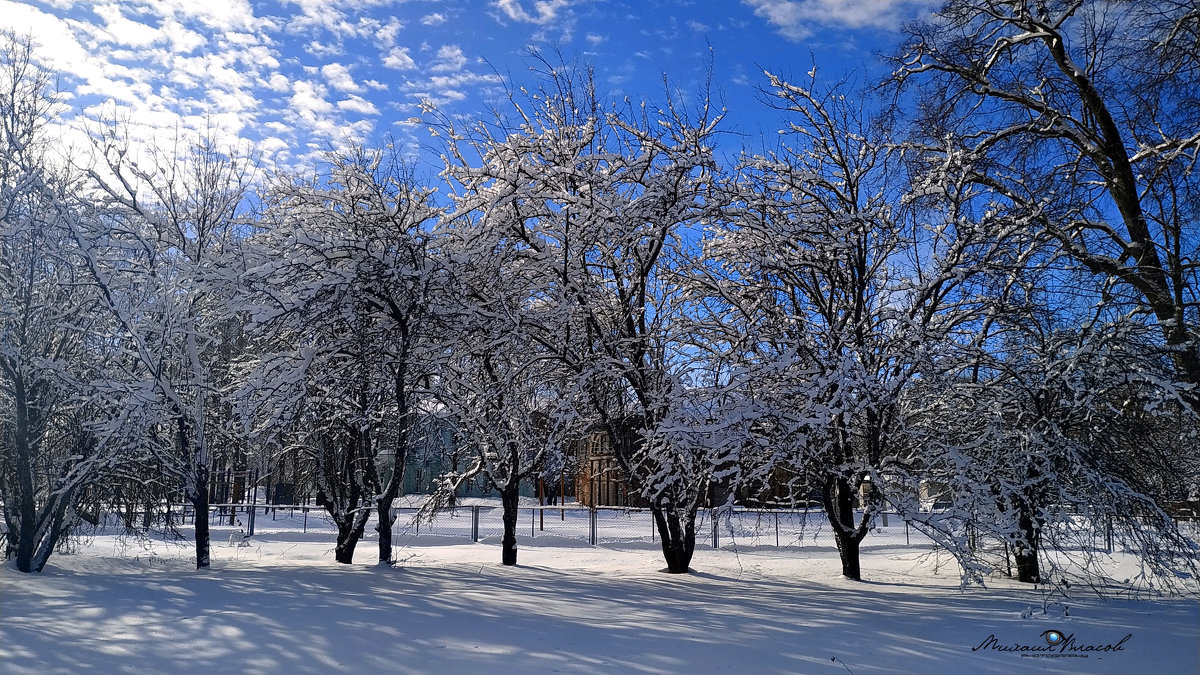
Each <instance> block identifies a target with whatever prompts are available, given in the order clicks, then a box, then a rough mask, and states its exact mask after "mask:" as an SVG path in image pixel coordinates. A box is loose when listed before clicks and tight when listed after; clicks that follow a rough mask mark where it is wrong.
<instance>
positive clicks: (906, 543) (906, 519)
mask: <svg viewBox="0 0 1200 675" xmlns="http://www.w3.org/2000/svg"><path fill="white" fill-rule="evenodd" d="M904 545H905V546H912V542H911V541H909V540H908V518H905V519H904Z"/></svg>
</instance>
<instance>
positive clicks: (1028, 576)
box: [1013, 507, 1042, 584]
mask: <svg viewBox="0 0 1200 675" xmlns="http://www.w3.org/2000/svg"><path fill="white" fill-rule="evenodd" d="M1017 527H1018V528H1019V529H1020V531H1021V536H1022V538H1023V541H1018V542H1016V543H1015V544H1014V545H1013V557H1014V558H1016V562H1017V581H1020V582H1022V583H1027V584H1036V583H1038V582H1040V581H1041V578H1042V574H1041V570H1040V569H1039V568H1038V540H1039V533H1038V528H1037V520H1036V519H1035V518H1034V517H1033V515H1032V514H1031V513H1030V510H1029V509H1028V508H1025V507H1022V508H1021V513H1020V516H1019V517H1018V520H1017Z"/></svg>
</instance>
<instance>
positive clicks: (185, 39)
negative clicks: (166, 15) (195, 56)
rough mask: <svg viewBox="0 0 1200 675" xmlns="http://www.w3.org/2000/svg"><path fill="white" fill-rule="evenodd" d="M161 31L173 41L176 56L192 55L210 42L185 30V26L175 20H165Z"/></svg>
mask: <svg viewBox="0 0 1200 675" xmlns="http://www.w3.org/2000/svg"><path fill="white" fill-rule="evenodd" d="M161 31H162V33H163V35H165V36H166V38H167V39H168V40H170V41H171V49H172V51H174V52H175V53H176V54H190V53H192V52H194V51H196V50H197V49H199V48H200V47H202V46H204V44H205V43H207V42H208V38H206V37H204V36H203V35H201V34H199V33H197V32H196V31H194V30H190V29H188V28H184V26H183V24H181V23H179V22H178V21H176V20H174V19H166V20H164V21H163V22H162V26H161Z"/></svg>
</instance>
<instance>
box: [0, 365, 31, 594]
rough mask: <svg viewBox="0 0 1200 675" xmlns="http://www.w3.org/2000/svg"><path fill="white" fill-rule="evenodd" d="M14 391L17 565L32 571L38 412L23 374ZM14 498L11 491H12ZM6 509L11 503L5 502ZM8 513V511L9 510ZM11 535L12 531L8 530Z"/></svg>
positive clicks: (24, 569)
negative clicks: (34, 432) (34, 431)
mask: <svg viewBox="0 0 1200 675" xmlns="http://www.w3.org/2000/svg"><path fill="white" fill-rule="evenodd" d="M13 384H14V392H15V396H14V398H15V405H14V409H15V412H16V418H17V424H16V438H15V439H14V440H15V441H16V442H15V444H14V445H15V446H16V447H15V450H16V452H15V453H14V454H15V457H14V461H13V464H15V466H14V467H13V469H14V471H15V473H16V474H17V480H16V484H17V495H16V499H15V500H13V501H16V502H17V509H16V510H17V518H16V521H17V526H18V527H17V532H16V540H17V569H19V570H21V571H22V572H30V571H32V570H33V552H34V546H35V545H36V543H37V542H36V541H35V533H36V532H37V503H36V501H35V500H36V491H35V490H34V487H33V461H32V458H33V452H34V448H33V445H34V442H33V439H32V438H31V436H32V432H31V428H32V426H33V421H32V420H30V419H29V416H30V415H36V414H37V413H36V409H35V410H31V409H30V408H31V407H34V406H30V405H29V403H28V400H27V397H26V393H25V387H24V383H23V381H22V380H21V379H20V378H14V382H13ZM8 498H9V499H12V495H9V497H8ZM5 506H6V511H7V508H8V505H7V504H6V505H5ZM6 515H8V514H7V513H6ZM8 536H9V537H10V539H11V538H12V537H13V533H12V532H10V533H9V534H8Z"/></svg>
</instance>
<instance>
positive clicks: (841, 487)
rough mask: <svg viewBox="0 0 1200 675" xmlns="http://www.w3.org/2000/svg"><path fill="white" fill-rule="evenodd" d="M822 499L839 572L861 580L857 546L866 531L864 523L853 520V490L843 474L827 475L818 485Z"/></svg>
mask: <svg viewBox="0 0 1200 675" xmlns="http://www.w3.org/2000/svg"><path fill="white" fill-rule="evenodd" d="M821 502H822V504H823V505H824V506H825V516H826V518H828V519H829V525H830V527H831V528H832V529H833V537H834V541H836V542H837V547H838V555H839V556H840V557H841V559H842V576H844V577H846V578H847V579H853V580H855V581H861V580H862V566H861V564H860V560H859V548H860V546H859V545H860V544H861V543H862V540H863V537H865V536H866V535H867V527H866V525H867V523H866V520H867V519H866V517H865V516H864V518H863V522H862V523H859V524H858V525H857V526H856V525H855V523H854V490H853V489H852V488H851V486H850V481H849V480H847V479H846V478H845V477H844V476H828V477H826V479H825V484H824V485H823V486H822V489H821Z"/></svg>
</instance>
